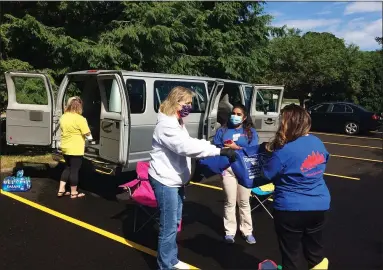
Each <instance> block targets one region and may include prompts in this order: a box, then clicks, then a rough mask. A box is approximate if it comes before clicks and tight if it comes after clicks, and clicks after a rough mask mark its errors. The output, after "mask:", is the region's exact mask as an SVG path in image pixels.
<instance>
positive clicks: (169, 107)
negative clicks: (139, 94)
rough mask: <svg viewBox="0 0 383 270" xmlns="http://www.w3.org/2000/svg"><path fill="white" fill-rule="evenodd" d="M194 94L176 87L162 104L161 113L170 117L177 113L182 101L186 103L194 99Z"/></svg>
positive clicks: (186, 89)
mask: <svg viewBox="0 0 383 270" xmlns="http://www.w3.org/2000/svg"><path fill="white" fill-rule="evenodd" d="M194 95H195V94H194V92H193V91H192V90H190V89H188V88H186V87H182V86H176V87H174V88H173V89H172V91H170V93H169V95H168V96H167V98H166V99H165V100H164V102H162V103H161V106H160V112H162V113H163V114H166V115H168V116H172V115H175V114H176V113H177V106H178V105H179V103H180V102H181V101H186V100H187V99H189V98H191V99H192V98H193V97H194Z"/></svg>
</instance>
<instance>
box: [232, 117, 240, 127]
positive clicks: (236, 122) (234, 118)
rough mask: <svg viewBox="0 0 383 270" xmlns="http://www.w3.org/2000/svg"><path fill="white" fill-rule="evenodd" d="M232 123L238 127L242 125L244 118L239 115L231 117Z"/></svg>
mask: <svg viewBox="0 0 383 270" xmlns="http://www.w3.org/2000/svg"><path fill="white" fill-rule="evenodd" d="M230 122H231V123H232V124H233V125H234V126H237V125H239V124H241V123H242V117H241V116H238V115H231V116H230Z"/></svg>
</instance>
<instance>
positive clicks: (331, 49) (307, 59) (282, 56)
mask: <svg viewBox="0 0 383 270" xmlns="http://www.w3.org/2000/svg"><path fill="white" fill-rule="evenodd" d="M357 51H358V48H357V47H355V46H349V47H346V46H345V44H344V41H343V40H342V39H339V38H337V37H335V36H334V35H333V34H330V33H316V32H308V33H305V34H304V35H302V36H301V35H300V32H299V31H297V30H293V31H291V30H290V32H289V33H287V35H286V36H284V37H280V38H275V39H273V40H272V42H271V44H270V53H271V56H270V65H269V68H268V74H267V75H266V81H267V82H270V83H283V84H285V86H286V92H287V95H290V96H292V97H295V98H298V99H299V101H300V103H301V105H303V103H304V100H305V99H307V98H308V97H309V96H310V95H311V96H313V97H314V98H316V99H317V100H321V101H323V100H328V99H343V100H344V99H349V98H351V97H352V96H353V94H354V92H355V91H357V89H358V83H357V82H358V81H357V80H355V76H357V74H356V73H355V66H356V64H353V63H352V62H353V55H354V54H355V53H356V52H357Z"/></svg>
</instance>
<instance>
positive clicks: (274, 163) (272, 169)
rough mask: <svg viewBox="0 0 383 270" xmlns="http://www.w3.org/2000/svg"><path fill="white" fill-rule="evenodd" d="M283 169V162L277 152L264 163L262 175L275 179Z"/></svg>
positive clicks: (268, 178)
mask: <svg viewBox="0 0 383 270" xmlns="http://www.w3.org/2000/svg"><path fill="white" fill-rule="evenodd" d="M281 169H282V163H281V161H280V159H279V158H278V156H276V155H275V154H272V155H271V157H270V158H268V159H266V161H265V163H264V164H263V165H262V170H261V173H262V177H264V178H266V179H267V180H273V179H274V178H275V177H276V176H277V175H278V174H279V173H280V171H281Z"/></svg>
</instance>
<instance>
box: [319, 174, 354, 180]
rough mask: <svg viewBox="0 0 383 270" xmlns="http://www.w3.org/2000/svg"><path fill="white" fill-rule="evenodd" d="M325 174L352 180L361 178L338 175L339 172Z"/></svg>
mask: <svg viewBox="0 0 383 270" xmlns="http://www.w3.org/2000/svg"><path fill="white" fill-rule="evenodd" d="M324 175H327V176H333V177H338V178H344V179H350V180H360V178H357V177H351V176H345V175H338V174H331V173H324Z"/></svg>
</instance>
